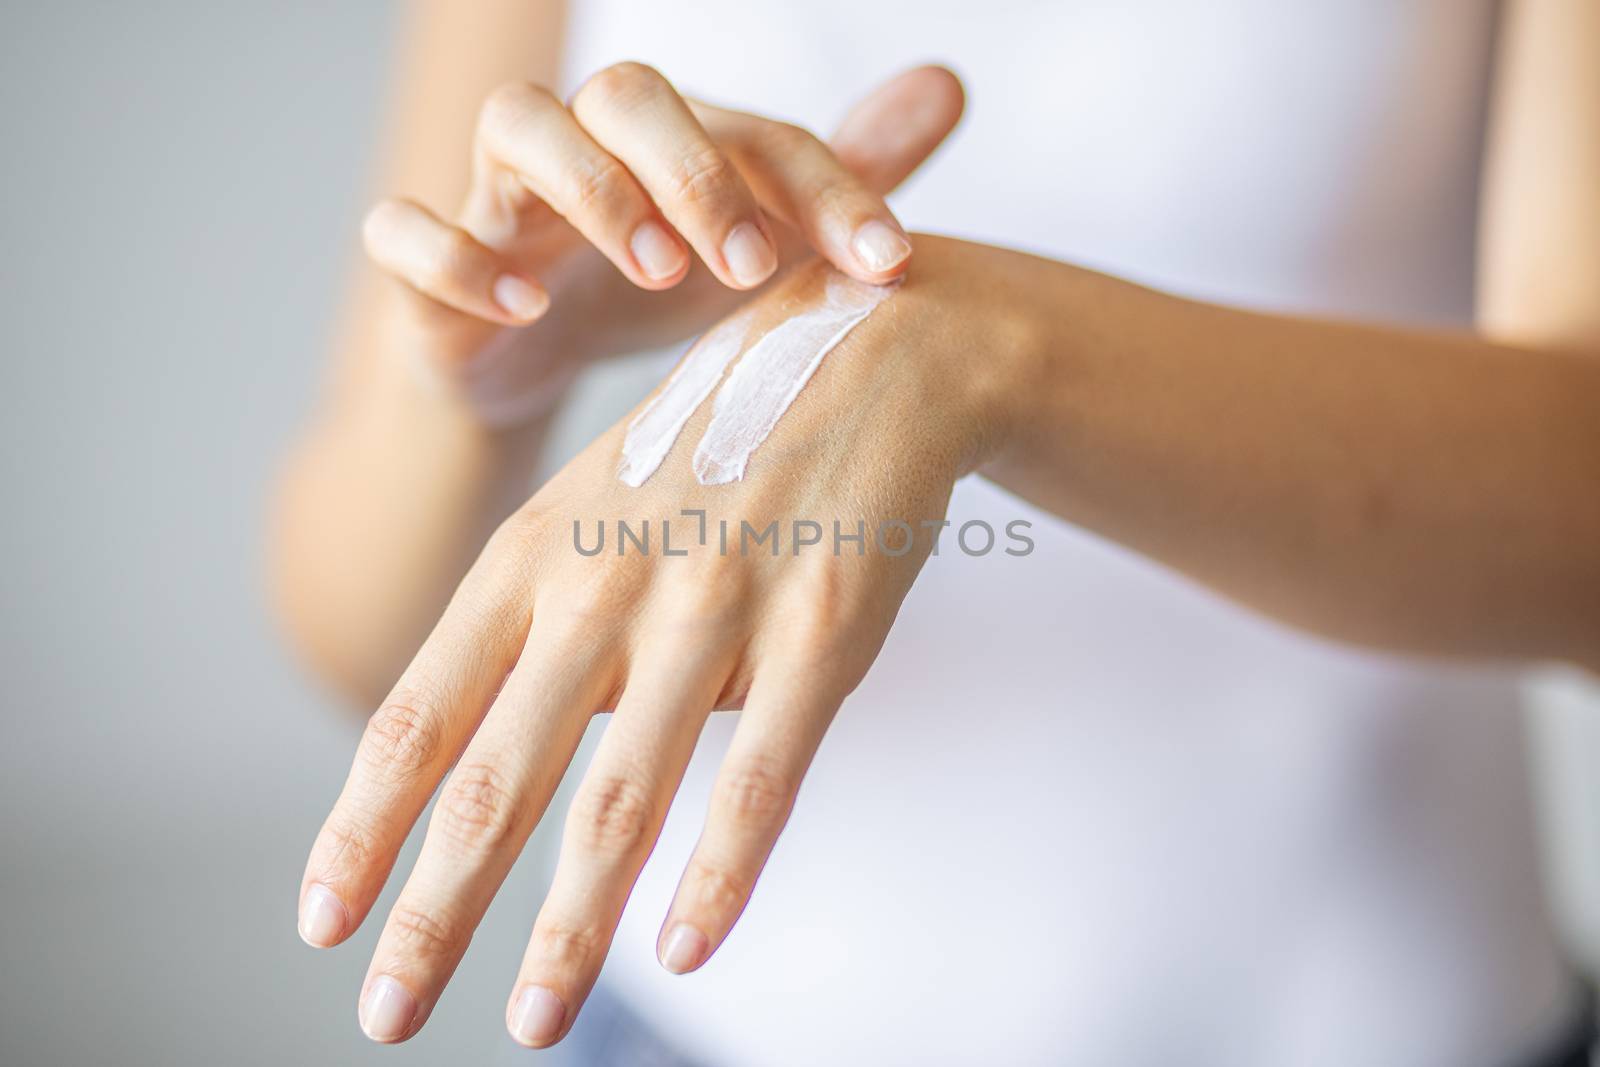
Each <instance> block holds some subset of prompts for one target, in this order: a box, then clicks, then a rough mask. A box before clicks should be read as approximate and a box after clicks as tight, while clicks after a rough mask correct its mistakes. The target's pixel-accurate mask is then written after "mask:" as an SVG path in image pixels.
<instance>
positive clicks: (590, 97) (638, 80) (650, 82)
mask: <svg viewBox="0 0 1600 1067" xmlns="http://www.w3.org/2000/svg"><path fill="white" fill-rule="evenodd" d="M664 88H667V79H666V78H664V77H662V75H661V73H660V71H658V70H656V69H655V68H654V67H652V66H650V65H648V64H646V63H639V62H636V61H634V60H625V61H623V62H621V63H613V64H612V65H611V66H609V67H604V68H602V69H601V70H598V71H596V72H595V73H594V74H593V75H591V76H590V78H589V80H588V81H586V82H584V83H583V87H582V88H580V89H579V90H578V93H577V96H576V97H574V99H573V103H574V105H575V106H576V105H577V104H578V102H579V101H580V100H581V101H582V102H583V104H584V105H599V106H602V107H609V108H628V107H632V106H635V105H636V104H638V103H639V101H640V100H642V99H644V98H645V97H647V96H649V95H651V94H652V93H656V92H659V91H660V90H662V89H664Z"/></svg>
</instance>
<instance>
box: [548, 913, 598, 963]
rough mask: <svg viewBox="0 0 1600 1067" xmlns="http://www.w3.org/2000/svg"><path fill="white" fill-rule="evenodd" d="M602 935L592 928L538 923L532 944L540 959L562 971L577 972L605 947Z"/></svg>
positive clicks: (560, 923)
mask: <svg viewBox="0 0 1600 1067" xmlns="http://www.w3.org/2000/svg"><path fill="white" fill-rule="evenodd" d="M605 940H606V939H605V935H604V934H603V933H602V932H601V931H600V930H599V929H598V928H597V927H594V926H590V925H578V924H573V923H568V922H552V921H548V920H541V921H540V922H538V923H537V924H535V926H534V930H533V941H534V945H535V947H536V949H537V951H538V954H539V956H540V957H541V958H543V959H545V960H547V961H549V962H551V963H553V964H555V965H556V966H557V967H558V968H561V969H564V970H580V969H582V968H583V967H584V966H586V965H587V964H588V963H589V961H590V960H592V959H594V957H595V956H596V954H598V953H599V951H600V949H601V948H602V947H603V946H604V945H605Z"/></svg>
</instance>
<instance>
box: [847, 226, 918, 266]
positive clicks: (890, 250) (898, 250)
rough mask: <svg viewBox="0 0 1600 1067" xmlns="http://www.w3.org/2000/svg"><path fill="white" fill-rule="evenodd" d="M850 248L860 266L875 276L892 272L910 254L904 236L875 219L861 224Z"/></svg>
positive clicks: (908, 242) (909, 244)
mask: <svg viewBox="0 0 1600 1067" xmlns="http://www.w3.org/2000/svg"><path fill="white" fill-rule="evenodd" d="M850 248H851V250H852V251H854V252H855V254H856V258H857V259H859V260H860V261H861V264H862V266H864V267H866V268H867V269H868V270H870V271H872V272H873V273H875V274H877V273H882V272H883V271H886V270H893V269H894V268H895V267H898V266H899V265H900V264H902V263H904V262H905V261H906V257H907V256H909V255H910V254H911V242H910V241H908V240H906V236H905V234H903V233H901V232H900V231H899V230H897V229H895V228H894V227H893V226H890V225H889V224H888V223H887V222H879V221H878V220H877V219H872V220H871V221H869V222H864V223H862V224H861V228H860V229H859V230H857V231H856V235H855V237H854V239H852V240H851V242H850Z"/></svg>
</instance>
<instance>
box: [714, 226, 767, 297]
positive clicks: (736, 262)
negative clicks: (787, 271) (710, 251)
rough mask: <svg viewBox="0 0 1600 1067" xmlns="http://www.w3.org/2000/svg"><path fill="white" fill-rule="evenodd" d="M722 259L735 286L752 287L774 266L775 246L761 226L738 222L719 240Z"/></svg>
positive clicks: (741, 287)
mask: <svg viewBox="0 0 1600 1067" xmlns="http://www.w3.org/2000/svg"><path fill="white" fill-rule="evenodd" d="M722 259H723V262H724V263H726V264H727V268H728V274H729V276H730V277H731V279H732V282H733V284H734V286H735V287H736V288H739V289H754V288H755V287H756V286H758V285H760V284H761V283H762V282H764V281H766V280H767V279H768V278H770V277H772V275H773V273H774V272H775V271H777V269H778V250H777V248H776V247H775V246H774V244H773V243H772V238H771V237H769V236H768V235H767V234H766V232H764V230H763V229H762V228H761V227H759V226H757V225H756V224H755V223H753V222H741V223H739V224H738V225H737V226H735V227H734V228H733V229H732V230H730V231H729V232H728V236H727V237H725V238H723V241H722Z"/></svg>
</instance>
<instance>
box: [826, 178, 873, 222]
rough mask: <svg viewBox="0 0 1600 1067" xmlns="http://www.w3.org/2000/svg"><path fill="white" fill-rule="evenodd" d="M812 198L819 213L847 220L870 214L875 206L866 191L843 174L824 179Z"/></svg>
mask: <svg viewBox="0 0 1600 1067" xmlns="http://www.w3.org/2000/svg"><path fill="white" fill-rule="evenodd" d="M811 200H812V203H813V205H815V206H814V210H815V212H816V213H817V214H818V215H838V216H842V217H843V218H845V219H846V220H854V219H855V218H856V217H857V216H859V215H864V214H868V213H869V212H870V210H871V208H872V206H873V205H872V204H871V203H870V201H869V200H868V198H867V196H866V193H865V191H864V190H862V188H861V187H860V186H859V185H857V184H856V183H855V181H854V180H853V179H851V178H848V177H843V176H840V177H834V178H830V179H828V180H826V181H823V182H822V183H821V184H819V185H818V186H817V187H816V188H815V189H814V190H813V191H812V194H811Z"/></svg>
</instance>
